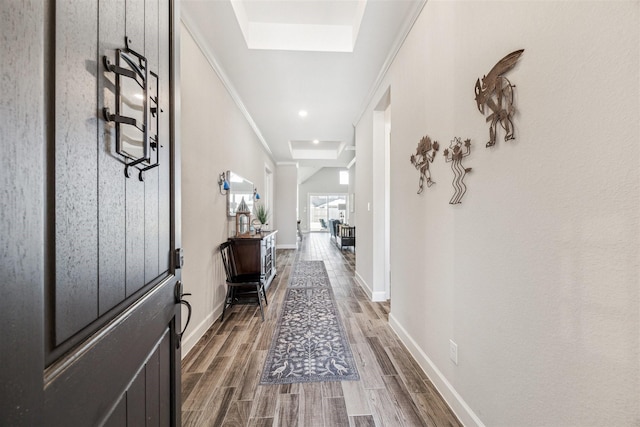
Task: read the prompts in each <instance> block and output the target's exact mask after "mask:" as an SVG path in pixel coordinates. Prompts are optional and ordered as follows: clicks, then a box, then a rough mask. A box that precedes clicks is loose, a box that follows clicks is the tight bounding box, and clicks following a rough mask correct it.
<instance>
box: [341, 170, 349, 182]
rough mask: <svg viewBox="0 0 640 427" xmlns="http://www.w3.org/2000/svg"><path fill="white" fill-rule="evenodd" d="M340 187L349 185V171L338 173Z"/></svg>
mask: <svg viewBox="0 0 640 427" xmlns="http://www.w3.org/2000/svg"><path fill="white" fill-rule="evenodd" d="M340 185H349V171H340Z"/></svg>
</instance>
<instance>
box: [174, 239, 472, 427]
mask: <svg viewBox="0 0 640 427" xmlns="http://www.w3.org/2000/svg"><path fill="white" fill-rule="evenodd" d="M297 259H301V260H324V262H325V265H326V267H327V272H328V273H329V278H330V280H331V286H332V287H333V291H334V294H335V297H336V301H337V304H338V307H339V310H340V314H341V316H342V321H343V323H344V326H345V328H346V330H347V333H348V338H349V342H350V344H351V349H352V350H353V354H354V357H355V359H356V363H357V366H358V371H359V373H360V381H342V382H323V383H301V384H285V385H260V384H259V380H260V374H261V372H262V366H263V364H264V361H265V358H266V356H267V352H268V350H269V347H270V345H271V340H272V337H273V333H274V329H275V326H276V321H277V319H278V316H279V313H280V305H281V303H282V300H283V297H284V291H285V289H286V286H287V282H288V280H289V273H290V271H291V266H292V265H293V263H294V262H295V261H296V260H297ZM276 266H277V271H278V275H277V276H276V278H275V279H274V281H273V283H272V284H271V286H270V288H269V290H268V292H267V297H268V300H269V305H268V306H267V307H266V309H265V313H264V314H265V321H264V322H261V321H260V313H259V310H258V307H257V306H254V305H244V306H234V307H232V308H231V309H230V310H227V313H225V317H226V318H225V321H224V323H220V321H219V320H217V321H216V322H215V323H214V324H213V326H212V327H211V328H210V329H209V330H208V331H207V332H206V333H205V334H204V336H203V337H202V338H201V339H200V341H199V342H198V343H197V344H196V345H195V347H194V348H193V349H192V350H191V352H190V353H189V354H188V355H187V357H186V358H185V359H184V360H183V361H182V425H183V426H197V427H200V426H216V427H218V426H304V427H315V426H326V427H334V426H352V427H358V426H393V427H395V426H460V425H461V424H460V423H459V422H458V420H457V419H456V417H455V416H454V415H453V413H452V412H451V410H450V409H449V408H448V407H447V405H446V403H445V402H444V401H443V400H442V398H441V397H440V395H439V394H438V392H437V391H436V389H435V388H434V386H433V385H432V383H431V382H430V381H429V379H428V378H427V377H426V375H425V374H424V372H423V371H422V369H421V368H420V367H419V366H418V365H417V363H416V362H415V361H414V360H413V358H412V357H411V355H410V354H409V352H408V351H407V350H406V349H405V348H404V346H403V344H402V343H401V342H400V341H399V340H398V339H397V337H396V335H395V334H394V332H393V331H392V330H391V328H390V327H389V325H388V323H387V318H388V313H389V304H388V303H374V302H371V301H369V299H368V298H367V296H366V295H365V293H364V292H363V291H362V289H361V288H360V286H359V285H358V284H357V283H356V282H355V279H354V278H353V277H354V269H355V253H354V252H353V251H352V250H351V249H350V248H345V249H344V250H343V251H340V250H339V249H338V248H337V246H336V245H335V244H334V243H333V240H332V239H331V238H330V236H329V235H328V234H326V233H309V234H306V235H304V239H303V242H302V245H301V247H300V249H298V250H278V252H277V260H276Z"/></svg>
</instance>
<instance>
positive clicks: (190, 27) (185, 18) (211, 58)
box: [180, 8, 275, 161]
mask: <svg viewBox="0 0 640 427" xmlns="http://www.w3.org/2000/svg"><path fill="white" fill-rule="evenodd" d="M180 20H181V21H182V23H183V24H184V27H185V28H186V29H187V31H188V32H189V34H191V37H193V40H194V41H195V42H196V45H197V46H198V48H199V49H200V51H201V52H202V54H203V55H204V57H205V58H206V60H207V62H209V64H210V65H211V68H213V71H215V73H216V74H217V75H218V77H219V78H220V81H221V82H222V85H223V86H224V87H225V89H226V90H227V92H228V93H229V96H231V99H233V101H234V102H235V103H236V105H237V106H238V109H240V112H241V113H242V115H243V116H244V118H245V119H246V120H247V122H248V123H249V126H251V129H253V132H254V133H255V134H256V137H257V138H258V139H259V140H260V142H261V143H262V145H263V147H264V149H265V150H266V152H267V153H268V154H269V156H270V157H271V160H273V161H275V159H274V157H273V152H272V151H271V148H270V147H269V144H267V141H266V140H265V139H264V136H262V132H260V128H258V125H257V124H256V122H255V121H254V120H253V117H251V114H250V113H249V111H248V110H247V107H245V105H244V102H242V98H240V95H239V94H238V91H237V90H236V88H235V87H234V86H233V84H231V80H229V78H228V77H227V73H226V72H225V71H224V69H223V68H222V66H221V65H220V63H219V62H218V60H217V59H216V57H215V55H214V54H213V52H211V49H209V46H207V43H206V42H205V40H206V39H205V37H204V36H203V35H202V33H201V32H200V30H198V27H197V26H196V25H195V24H194V23H193V19H192V18H191V17H190V16H189V13H188V12H187V11H186V10H185V9H184V8H182V9H181V10H180Z"/></svg>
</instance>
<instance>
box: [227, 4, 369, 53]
mask: <svg viewBox="0 0 640 427" xmlns="http://www.w3.org/2000/svg"><path fill="white" fill-rule="evenodd" d="M366 5H367V0H277V1H276V0H231V6H232V7H233V11H234V13H235V16H236V19H237V21H238V25H239V26H240V29H241V31H242V35H243V36H244V40H245V42H246V43H247V47H248V48H249V49H263V50H295V51H312V52H353V47H354V46H355V44H356V40H357V38H358V32H359V31H360V23H361V22H362V17H363V15H364V11H365V8H366Z"/></svg>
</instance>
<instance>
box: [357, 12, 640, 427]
mask: <svg viewBox="0 0 640 427" xmlns="http://www.w3.org/2000/svg"><path fill="white" fill-rule="evenodd" d="M639 32H640V2H638V1H626V2H624V1H619V2H607V1H601V2H564V1H549V2H540V1H512V2H504V1H482V2H474V1H436V0H431V1H429V2H428V3H427V4H426V6H425V8H424V10H423V12H422V14H421V16H420V18H419V19H418V21H417V22H416V24H415V26H414V28H413V30H412V31H411V33H410V35H409V37H408V38H407V40H406V41H405V43H404V45H403V47H402V49H401V51H400V52H399V54H398V55H397V57H396V59H395V61H394V63H393V65H392V67H391V69H390V70H389V72H388V74H387V76H386V81H385V82H383V84H382V85H381V87H380V89H379V93H378V94H377V95H376V96H375V97H374V99H373V101H372V105H371V106H369V109H368V110H367V111H366V112H365V114H364V115H363V117H362V119H361V120H360V122H359V123H358V125H357V128H356V132H357V133H356V135H357V138H356V146H357V153H358V169H357V171H356V187H357V191H358V194H357V196H358V197H356V200H357V207H358V229H359V232H358V239H359V242H358V243H359V246H358V259H357V267H356V269H357V272H358V274H359V276H360V277H361V278H363V280H365V281H369V283H371V282H372V277H371V275H372V273H371V272H372V271H373V268H372V266H371V258H370V256H371V255H370V254H371V250H370V249H369V245H368V244H367V242H366V241H365V242H363V240H366V239H370V236H372V235H373V234H374V233H376V232H377V231H378V230H374V229H373V228H372V225H371V224H372V222H371V213H370V212H367V209H366V203H367V201H369V200H371V194H372V192H373V188H372V185H371V182H372V176H373V175H375V174H376V173H378V171H376V170H371V169H369V167H370V166H368V165H371V158H372V153H371V142H372V127H373V122H372V116H373V108H374V106H375V105H373V104H374V103H375V102H377V100H378V99H380V97H381V96H382V94H383V93H384V91H385V90H386V89H387V88H389V87H390V89H391V106H392V111H393V119H392V126H393V132H392V146H391V205H392V207H393V208H392V210H391V249H392V251H391V270H392V279H393V280H392V295H393V297H392V302H391V316H390V322H391V324H392V326H393V327H394V329H396V331H397V332H398V333H399V335H400V336H401V338H402V339H403V340H404V342H405V343H406V344H407V346H408V347H409V348H410V350H411V351H412V352H413V353H414V355H415V356H416V357H417V359H418V361H419V363H420V364H421V365H422V366H423V368H424V369H425V370H426V371H427V373H429V375H430V376H431V378H432V379H433V380H434V382H435V383H436V385H437V386H438V388H439V389H440V391H441V392H442V394H443V395H444V396H445V397H446V398H447V400H448V401H449V402H450V404H451V405H452V406H453V407H454V409H455V410H456V412H457V413H458V415H459V416H460V418H461V419H462V420H463V421H464V422H465V424H467V425H475V424H477V425H482V424H486V425H491V426H541V425H546V426H588V425H616V426H631V425H637V424H638V422H639V420H640V403H639V402H640V399H639V398H638V396H640V296H639V293H640V280H639V271H640V174H639V170H640V169H639V166H640V129H639V124H638V123H639V121H640V105H639V96H640V95H639V94H640V71H639V70H640V61H639V58H640V34H639ZM519 48H524V49H525V52H524V54H523V56H522V57H521V59H520V61H519V64H518V65H517V67H516V68H515V69H514V70H512V71H511V72H510V73H509V74H508V77H509V78H510V79H511V81H512V83H514V84H515V85H516V86H517V87H516V104H517V108H518V110H519V113H518V114H517V116H516V118H515V125H516V140H515V141H512V142H508V143H505V142H504V141H503V140H501V139H500V140H499V141H498V144H497V146H496V147H494V148H493V149H487V148H485V143H486V141H487V140H488V125H487V124H486V123H485V118H484V117H483V116H482V115H481V114H480V113H479V112H478V110H477V108H476V105H475V101H474V84H475V81H476V79H477V78H479V77H482V76H483V75H484V74H486V73H488V71H489V70H490V69H491V67H493V65H494V64H495V63H496V62H497V61H498V60H499V59H500V58H502V57H503V56H504V55H506V54H507V53H509V52H512V51H514V50H516V49H519ZM427 134H428V135H429V136H431V137H432V138H434V139H436V140H438V141H439V142H440V144H441V148H440V152H439V153H438V155H437V158H436V161H435V162H434V163H433V165H432V167H431V171H432V177H433V180H434V181H435V182H436V184H435V185H434V186H433V187H431V188H425V190H424V193H423V194H421V195H417V194H416V191H417V188H418V178H419V174H418V172H417V171H416V170H415V169H414V168H413V166H412V165H411V164H410V162H409V156H410V155H411V154H412V153H414V152H415V149H416V146H417V143H418V141H419V140H420V138H421V137H422V136H424V135H427ZM500 135H502V133H500ZM454 136H459V137H462V138H463V139H464V138H471V140H472V152H471V155H470V156H469V157H468V158H465V159H464V161H463V164H464V165H465V166H466V167H472V168H473V170H472V172H471V173H469V174H468V175H467V177H466V179H465V182H466V184H467V186H468V192H467V194H466V195H465V196H464V198H463V200H462V204H461V205H457V206H452V205H449V204H448V202H449V199H450V198H451V195H452V192H453V187H452V185H451V180H452V178H453V175H452V171H451V168H450V164H447V163H445V162H444V157H443V154H442V153H443V150H444V148H447V147H448V145H449V142H450V140H451V139H452V138H453V137H454ZM374 208H378V206H374ZM367 227H369V228H367ZM367 230H368V231H367ZM449 339H453V340H454V341H455V342H456V343H457V344H458V353H459V354H458V358H459V361H458V365H455V364H454V363H453V362H451V361H450V360H449Z"/></svg>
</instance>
